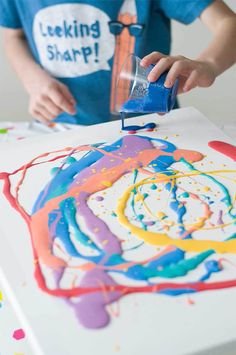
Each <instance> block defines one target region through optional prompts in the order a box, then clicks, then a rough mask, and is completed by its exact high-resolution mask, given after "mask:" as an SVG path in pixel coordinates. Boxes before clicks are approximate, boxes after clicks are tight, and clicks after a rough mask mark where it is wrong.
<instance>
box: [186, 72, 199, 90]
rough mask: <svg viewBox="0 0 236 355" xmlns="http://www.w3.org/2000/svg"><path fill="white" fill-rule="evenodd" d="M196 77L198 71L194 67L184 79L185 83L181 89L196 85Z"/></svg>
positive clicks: (192, 87)
mask: <svg viewBox="0 0 236 355" xmlns="http://www.w3.org/2000/svg"><path fill="white" fill-rule="evenodd" d="M198 78H199V72H198V70H196V69H195V70H193V71H192V73H191V74H190V75H189V77H188V79H187V80H186V83H185V85H184V87H183V91H184V92H187V91H190V90H192V89H194V88H195V87H197V86H198Z"/></svg>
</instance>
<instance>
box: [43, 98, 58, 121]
mask: <svg viewBox="0 0 236 355" xmlns="http://www.w3.org/2000/svg"><path fill="white" fill-rule="evenodd" d="M44 107H46V109H47V110H48V111H49V112H50V113H51V114H52V115H53V116H54V118H56V117H57V116H59V115H60V114H61V113H62V110H61V109H60V107H58V106H57V105H56V104H55V103H54V102H53V101H52V100H51V99H50V98H49V97H47V98H45V99H44Z"/></svg>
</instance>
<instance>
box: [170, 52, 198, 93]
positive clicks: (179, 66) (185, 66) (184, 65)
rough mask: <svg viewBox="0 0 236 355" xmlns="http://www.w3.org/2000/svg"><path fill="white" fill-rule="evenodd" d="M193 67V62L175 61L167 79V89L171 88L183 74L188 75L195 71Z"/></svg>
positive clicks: (185, 60)
mask: <svg viewBox="0 0 236 355" xmlns="http://www.w3.org/2000/svg"><path fill="white" fill-rule="evenodd" d="M193 67H194V64H193V62H192V61H191V60H187V59H183V60H177V61H175V62H174V64H173V65H172V67H171V68H170V70H169V73H168V75H167V77H166V80H165V84H164V85H165V87H167V88H171V87H172V86H173V85H174V83H175V81H176V79H177V78H178V77H179V76H180V75H181V74H184V75H186V74H187V73H189V72H191V71H192V70H193V69H194V68H193Z"/></svg>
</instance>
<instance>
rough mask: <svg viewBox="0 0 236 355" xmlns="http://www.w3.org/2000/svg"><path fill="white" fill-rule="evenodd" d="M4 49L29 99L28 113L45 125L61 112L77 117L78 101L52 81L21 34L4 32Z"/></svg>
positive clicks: (54, 80)
mask: <svg viewBox="0 0 236 355" xmlns="http://www.w3.org/2000/svg"><path fill="white" fill-rule="evenodd" d="M4 47H5V49H6V52H7V55H8V58H9V60H10V62H11V63H12V65H13V67H14V69H15V71H16V73H17V75H18V76H19V78H20V80H21V81H22V83H23V85H24V87H25V89H26V91H27V92H28V94H29V95H30V104H29V112H30V114H31V115H32V116H33V117H34V118H37V119H39V120H41V121H44V122H45V123H46V122H47V121H48V120H52V119H53V118H55V117H57V116H58V115H59V114H60V113H62V112H68V113H70V114H75V100H74V98H73V96H72V95H71V93H70V92H69V90H68V88H67V86H65V85H64V84H62V83H60V82H59V81H57V80H56V79H54V78H52V77H51V76H50V75H49V74H48V73H47V72H46V71H45V70H43V69H42V68H41V66H40V65H39V64H37V63H36V62H35V60H34V59H33V57H32V55H31V53H30V50H29V47H28V43H27V40H26V38H25V36H24V32H23V31H22V30H12V29H5V30H4Z"/></svg>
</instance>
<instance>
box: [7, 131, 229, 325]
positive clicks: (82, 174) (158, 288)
mask: <svg viewBox="0 0 236 355" xmlns="http://www.w3.org/2000/svg"><path fill="white" fill-rule="evenodd" d="M71 158H73V159H71ZM203 159H204V155H203V154H201V153H200V152H196V151H191V150H182V149H178V148H177V147H176V146H175V145H174V144H172V143H170V142H168V141H163V140H160V139H154V138H149V137H142V136H138V135H136V136H129V135H128V136H124V137H123V138H121V139H119V140H118V141H116V142H113V143H112V144H96V145H86V146H79V147H75V148H65V149H63V150H60V151H56V152H49V153H45V154H42V155H40V156H38V157H36V158H35V159H33V160H32V161H30V162H29V163H28V164H26V165H24V166H22V167H20V168H19V169H17V170H15V171H13V172H11V173H1V174H0V179H2V180H3V181H4V189H3V192H4V194H5V196H6V198H7V199H8V201H9V203H10V204H11V206H12V207H13V208H15V209H16V210H17V211H18V212H19V213H20V214H21V216H22V218H24V220H25V222H26V223H27V225H28V227H29V232H30V235H31V241H32V246H33V253H34V260H36V261H37V262H35V264H34V268H35V278H36V280H37V283H38V286H39V287H40V288H41V290H43V291H44V292H46V293H48V294H49V295H52V296H55V297H58V298H62V299H63V300H66V302H67V303H68V305H69V306H70V307H71V308H72V309H73V310H74V312H75V315H76V317H77V318H78V320H79V322H80V323H81V324H82V325H83V326H84V327H87V328H102V327H104V326H106V325H107V324H108V323H109V321H110V313H109V312H108V307H107V306H108V305H111V304H112V303H114V302H116V301H118V300H119V299H121V298H122V297H124V296H125V295H128V294H132V293H137V292H146V293H148V292H150V293H156V294H165V295H167V296H178V295H182V294H192V293H196V292H202V291H206V290H216V289H223V288H229V287H235V286H236V278H235V279H227V278H226V279H225V281H222V278H221V280H220V281H216V280H215V279H214V281H212V280H211V278H212V275H213V274H214V277H215V276H216V274H217V273H222V272H224V268H223V267H222V265H221V264H220V262H219V256H218V255H217V253H234V254H236V239H235V238H236V215H235V214H234V212H233V209H234V208H235V203H236V202H235V199H233V198H232V196H235V184H236V182H235V181H234V180H235V179H234V178H233V177H234V176H235V173H236V170H218V171H216V170H215V171H214V170H211V171H200V170H198V169H197V168H195V166H194V164H195V162H199V161H202V160H203ZM42 164H43V167H44V169H45V166H48V172H50V171H51V170H52V169H55V167H56V168H57V169H56V170H55V171H54V174H53V175H52V176H51V178H50V179H49V181H48V183H47V184H46V186H44V185H43V186H42V190H41V192H40V193H39V195H38V198H37V200H36V202H35V204H34V206H33V208H32V210H31V211H29V210H27V209H26V208H25V207H24V199H23V198H22V196H21V194H20V193H19V192H20V191H21V189H22V187H23V186H25V184H27V181H33V179H34V172H35V173H37V176H40V172H39V171H40V167H41V165H42ZM176 164H177V165H178V168H177V169H176V168H175V167H176ZM32 168H34V169H32ZM44 171H45V170H44ZM30 174H32V175H31V177H30V179H29V178H28V179H26V178H27V177H28V176H29V175H30ZM222 175H223V178H222ZM224 177H225V178H226V179H228V180H227V181H229V180H230V182H231V184H232V186H233V187H232V188H231V190H233V189H234V191H231V190H229V188H228V187H227V185H226V184H224V183H223V182H224ZM154 185H155V186H156V187H157V188H153V187H154ZM206 186H207V187H210V189H203V188H204V187H206ZM216 191H218V194H216ZM104 192H106V194H104ZM97 194H99V196H101V195H102V197H103V198H104V200H103V201H102V204H98V203H97V201H96V199H95V198H94V196H98V195H97ZM107 196H108V197H107ZM109 196H110V200H109ZM216 196H217V197H216ZM93 201H94V203H95V205H96V207H94V206H93ZM107 201H108V202H109V203H108V202H107ZM214 201H217V203H214ZM212 202H213V203H212ZM102 206H103V207H102ZM193 210H194V214H193V213H192V212H193ZM220 211H222V212H220ZM114 217H115V218H114ZM218 222H220V223H218ZM222 229H224V231H222ZM212 231H214V233H212ZM199 233H202V238H198V234H199ZM203 236H204V238H203ZM147 246H148V248H150V249H149V250H150V252H148V255H147V254H146V253H144V254H143V252H142V250H143V249H142V248H146V247H147ZM157 249H158V250H157ZM136 252H137V253H138V252H139V258H138V259H135V258H132V255H133V253H136ZM196 269H199V270H200V271H199V275H200V274H201V275H200V276H199V277H198V278H196V276H194V275H195V274H194V271H195V270H196ZM192 272H193V275H192ZM186 276H187V277H188V279H187V280H186V278H184V277H186ZM175 278H183V280H182V282H181V279H178V281H176V282H175ZM124 279H125V280H126V282H125V284H124V283H123V281H122V280H124ZM129 281H130V284H129Z"/></svg>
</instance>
